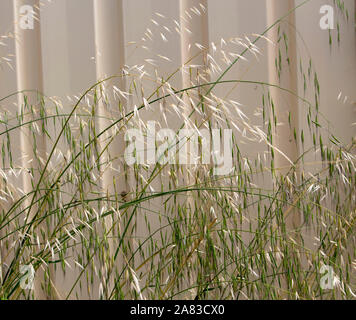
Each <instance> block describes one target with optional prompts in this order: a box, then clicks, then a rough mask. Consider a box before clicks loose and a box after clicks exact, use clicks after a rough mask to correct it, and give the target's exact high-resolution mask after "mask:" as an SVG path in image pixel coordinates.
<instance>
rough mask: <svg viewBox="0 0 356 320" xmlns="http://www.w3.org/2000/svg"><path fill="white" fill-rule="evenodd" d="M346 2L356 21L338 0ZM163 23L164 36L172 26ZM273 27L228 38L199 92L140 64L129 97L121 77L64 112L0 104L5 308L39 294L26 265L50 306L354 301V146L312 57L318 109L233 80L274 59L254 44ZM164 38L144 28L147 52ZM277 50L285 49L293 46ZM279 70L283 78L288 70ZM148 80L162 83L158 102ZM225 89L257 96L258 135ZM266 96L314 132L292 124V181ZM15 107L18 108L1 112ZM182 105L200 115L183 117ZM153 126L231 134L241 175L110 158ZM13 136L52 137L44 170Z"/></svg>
mask: <svg viewBox="0 0 356 320" xmlns="http://www.w3.org/2000/svg"><path fill="white" fill-rule="evenodd" d="M337 5H338V7H339V9H340V10H341V12H343V13H344V15H345V16H347V17H348V14H347V13H345V11H344V10H345V9H344V7H343V5H342V2H341V1H337ZM157 17H158V18H157V21H156V23H155V25H156V26H157V27H160V28H162V34H163V35H164V34H165V33H164V31H165V30H166V31H167V28H168V27H166V26H164V25H163V24H162V25H161V24H160V22H159V18H162V17H161V16H160V15H157ZM162 19H163V18H162ZM282 21H283V18H281V20H279V21H277V22H276V23H275V25H273V26H272V27H273V28H278V26H279V24H280V23H281V22H282ZM178 27H179V26H178ZM272 27H271V28H272ZM172 30H173V29H172ZM338 30H340V27H338ZM267 31H268V30H266V32H265V33H264V34H262V35H260V36H254V38H251V39H253V40H250V38H247V37H246V38H244V39H240V38H235V39H230V40H227V39H225V40H223V41H222V46H223V45H224V43H228V44H229V45H231V46H232V47H234V48H235V51H233V52H230V53H229V52H226V53H225V54H226V55H225V57H226V59H225V62H221V61H222V60H221V59H219V58H218V55H219V52H221V51H220V50H223V47H221V48H218V50H216V46H218V45H215V44H214V46H213V47H212V48H210V52H209V55H208V62H209V63H208V74H209V76H210V78H211V79H216V80H214V81H208V80H207V79H194V81H193V83H199V84H196V85H193V84H192V86H191V87H189V88H175V87H174V86H173V85H171V83H172V81H173V80H174V79H175V78H176V77H179V76H180V73H181V70H180V69H179V70H176V71H174V72H172V74H171V75H170V76H169V77H167V78H166V79H164V78H162V77H161V76H160V72H159V71H160V70H155V67H154V66H153V67H152V66H151V67H147V68H146V67H140V66H136V65H135V66H126V67H125V69H124V75H123V76H124V77H125V79H126V83H127V90H125V92H124V91H123V90H120V89H119V88H117V87H115V86H112V85H109V83H111V82H112V81H114V80H115V78H117V77H120V76H121V75H120V76H112V77H110V78H109V79H104V80H102V81H100V82H98V83H96V84H94V85H93V86H92V87H91V88H89V89H88V90H87V91H86V92H85V93H84V94H83V95H82V96H80V97H77V98H73V101H74V103H73V104H72V107H71V110H70V111H69V112H68V110H67V108H65V106H64V105H65V104H67V103H68V102H66V103H64V102H61V101H59V100H57V99H55V98H53V97H46V96H44V95H43V94H41V93H38V97H37V99H36V102H34V101H33V99H32V100H31V101H30V99H28V98H27V97H26V96H27V94H28V92H25V93H24V92H22V93H19V92H18V93H14V94H13V95H12V96H9V97H4V98H2V99H1V100H0V104H1V107H2V111H1V132H0V136H1V156H2V168H1V170H0V175H1V190H0V193H1V194H0V197H1V198H0V199H1V214H0V243H1V253H2V255H1V259H2V260H1V268H2V270H1V271H2V272H0V276H1V279H0V280H1V286H0V297H1V299H23V298H24V299H31V298H34V292H33V291H29V290H23V289H21V286H20V282H21V277H23V274H22V273H21V272H20V266H21V265H30V264H32V265H33V267H34V269H35V270H36V281H37V283H39V287H37V288H36V290H37V291H38V290H40V291H42V292H43V294H44V295H45V296H46V297H47V298H52V299H75V298H78V299H82V298H101V299H177V298H182V299H340V298H341V299H353V298H355V292H356V287H355V268H356V259H355V218H356V207H355V200H356V199H355V194H356V190H355V186H356V183H355V180H356V175H355V147H356V145H355V141H352V142H351V143H349V144H344V143H342V142H340V141H339V139H338V138H337V137H335V136H334V135H333V133H332V132H330V131H329V129H328V122H327V120H326V119H325V118H324V117H323V115H322V113H321V112H320V94H321V93H320V92H321V91H322V88H320V85H319V81H318V77H317V74H316V72H315V71H314V68H313V62H312V61H313V60H312V58H313V57H310V59H309V58H308V59H306V61H304V60H303V61H300V73H301V74H302V75H303V78H304V79H305V83H304V85H305V88H304V89H305V91H306V92H309V93H311V92H312V93H313V95H314V96H315V100H314V101H308V100H307V99H306V98H305V97H300V96H298V93H296V92H289V91H288V90H287V89H285V88H283V84H281V85H277V84H269V83H266V82H262V81H258V80H249V79H247V80H246V79H235V80H225V78H224V77H225V75H226V74H227V73H228V72H229V70H230V69H231V68H232V67H233V66H234V65H236V64H238V63H241V61H242V60H245V59H254V58H253V57H254V56H256V57H258V56H262V55H263V54H264V53H263V52H261V51H260V49H259V47H257V45H258V44H259V43H261V42H263V41H268V39H267V38H266V34H267ZM178 32H179V30H178ZM157 34H158V35H159V34H160V33H157ZM154 36H155V34H154V33H152V32H151V31H150V32H148V33H147V34H146V37H147V42H149V38H151V37H154ZM251 37H252V36H251ZM280 38H281V39H282V40H281V42H280V43H279V44H277V45H279V46H280V48H281V50H283V48H284V46H286V45H287V44H286V42H285V43H284V42H283V41H286V37H284V36H283V34H281V37H280ZM338 38H340V37H338ZM162 39H163V38H162ZM283 39H284V40H283ZM331 39H332V38H331ZM163 40H164V39H163ZM330 44H331V45H332V40H330ZM136 45H137V46H139V44H136ZM340 45H342V44H340ZM144 46H147V44H146V43H145V44H144ZM214 47H215V48H214ZM201 49H202V51H203V52H204V51H205V50H206V48H205V49H204V48H201ZM227 57H229V58H227ZM157 59H159V57H157ZM161 59H164V60H165V61H167V60H169V58H168V57H164V56H162V55H161ZM216 61H219V63H217V62H216ZM150 62H151V63H152V64H155V61H153V60H150ZM187 65H189V62H188V63H187ZM276 67H277V68H279V72H284V70H282V69H281V64H280V63H278V61H277V62H276ZM185 68H187V67H185ZM189 68H190V70H192V69H193V68H194V66H190V67H189ZM189 68H188V69H189ZM147 83H149V84H150V86H152V84H153V85H154V88H155V89H154V90H153V92H152V93H151V94H147V93H146V91H147ZM228 85H233V86H234V88H236V86H251V85H253V86H256V87H257V88H258V92H260V94H261V104H260V106H259V108H258V109H257V110H256V114H257V115H258V117H259V119H260V122H259V123H254V122H253V121H250V119H249V118H248V116H246V115H245V112H244V109H243V106H241V105H240V104H239V102H237V101H234V100H232V99H231V98H230V97H229V94H231V92H230V93H228V94H226V95H225V96H220V95H219V96H218V95H217V94H216V91H215V90H216V88H218V87H219V88H221V87H222V88H224V86H228ZM271 87H278V88H279V90H281V91H283V92H287V93H289V94H291V95H294V96H297V97H298V101H299V104H300V106H301V107H302V108H304V110H305V117H306V118H307V122H308V131H307V132H304V131H297V129H295V128H293V127H290V130H291V131H292V132H293V137H294V140H295V143H296V144H297V145H298V147H299V148H300V150H302V154H301V155H300V157H299V158H298V160H297V161H295V162H294V163H293V165H291V166H290V168H289V169H288V171H287V173H286V174H283V175H281V174H279V173H278V172H279V170H281V169H283V168H276V167H275V164H274V158H275V154H276V153H277V152H279V150H277V149H276V148H275V147H274V146H273V142H274V136H273V134H274V133H273V130H272V127H273V125H274V123H273V122H275V124H276V123H278V119H277V115H276V114H275V113H274V101H273V98H272V96H271V94H270V88H271ZM229 88H230V87H229ZM18 95H21V96H23V102H22V105H21V108H20V110H21V111H20V112H17V113H14V112H10V111H6V110H11V108H9V107H8V105H7V103H8V101H9V99H10V98H12V97H14V96H18ZM113 101H114V102H113ZM187 101H188V102H187ZM105 105H106V108H108V111H109V112H107V113H106V114H111V115H112V116H111V117H107V118H106V119H105V120H106V121H107V122H106V123H109V124H108V125H107V126H106V127H105V128H100V126H98V122H100V118H102V117H103V116H102V115H99V114H98V109H99V108H102V107H103V106H105ZM192 107H193V108H192ZM251 107H252V106H251ZM187 108H192V109H190V110H193V111H192V112H191V113H190V114H189V115H187V113H186V110H187ZM197 113H198V115H199V116H198V117H195V118H194V119H195V120H192V119H193V114H197ZM156 114H160V115H161V117H162V119H161V122H160V125H161V126H162V127H164V126H168V123H169V121H170V120H169V119H172V116H174V126H175V127H174V128H175V129H176V130H177V131H178V130H179V129H180V128H184V127H189V128H196V130H200V129H202V128H207V129H209V130H212V129H213V128H221V129H224V128H233V129H234V139H233V163H234V169H233V170H232V172H231V173H230V174H228V175H225V176H214V175H213V168H212V167H211V166H209V165H197V166H185V165H179V164H174V165H173V164H159V163H157V164H155V165H150V166H149V165H134V166H132V167H129V166H127V165H126V164H125V161H124V159H123V154H112V153H111V147H112V144H113V141H115V138H117V137H118V138H120V139H123V136H124V134H125V132H126V131H127V130H128V129H129V128H140V129H141V130H143V131H146V130H147V119H155V120H156V119H157V117H156V116H155V115H156ZM98 119H99V121H98ZM167 119H168V120H167ZM196 119H198V121H197V120H196ZM285 125H288V124H285ZM25 128H26V129H27V131H26V130H25ZM16 132H27V133H28V132H30V134H31V135H32V139H33V149H34V150H33V151H34V152H33V154H34V155H36V137H37V136H38V135H44V136H46V142H47V150H49V151H48V152H47V154H46V158H45V159H28V158H27V159H26V161H27V163H25V165H23V166H22V167H21V166H18V165H19V161H18V160H19V159H14V158H13V156H12V155H13V153H14V151H16V149H17V148H18V143H17V141H15V140H14V133H16ZM242 140H243V141H248V143H251V144H256V146H257V145H259V146H261V145H263V146H265V152H263V153H258V154H256V156H255V157H253V158H251V157H249V156H248V155H246V154H244V152H245V151H244V148H243V146H241V143H240V142H241V141H242ZM309 142H310V143H309ZM311 158H314V159H315V160H314V161H309V160H308V159H311ZM35 163H36V166H34V165H33V164H35ZM113 163H120V166H119V167H116V166H114V165H113ZM105 172H109V176H111V177H112V181H110V186H109V187H108V189H107V190H103V189H102V184H101V181H102V178H103V175H104V174H105ZM24 175H30V176H31V177H32V178H31V181H32V185H33V188H32V190H31V191H30V192H25V191H23V190H21V189H20V188H19V187H18V186H16V185H14V183H13V181H14V177H23V176H24ZM15 180H16V179H15ZM120 184H121V185H122V184H124V185H125V186H127V190H125V192H121V191H120V192H118V191H117V190H119V189H120V190H121V188H119V186H120ZM290 215H299V216H300V217H302V219H301V223H300V225H294V226H291V225H289V224H288V219H289V216H290ZM323 265H329V266H332V267H333V269H334V272H335V276H336V277H335V281H334V282H335V287H334V289H332V290H323V289H322V288H321V286H320V281H321V277H322V276H323V274H321V273H320V270H321V268H322V266H323ZM59 283H60V284H61V286H60V287H61V288H58V284H59ZM63 284H64V285H63ZM63 288H65V290H64V289H63Z"/></svg>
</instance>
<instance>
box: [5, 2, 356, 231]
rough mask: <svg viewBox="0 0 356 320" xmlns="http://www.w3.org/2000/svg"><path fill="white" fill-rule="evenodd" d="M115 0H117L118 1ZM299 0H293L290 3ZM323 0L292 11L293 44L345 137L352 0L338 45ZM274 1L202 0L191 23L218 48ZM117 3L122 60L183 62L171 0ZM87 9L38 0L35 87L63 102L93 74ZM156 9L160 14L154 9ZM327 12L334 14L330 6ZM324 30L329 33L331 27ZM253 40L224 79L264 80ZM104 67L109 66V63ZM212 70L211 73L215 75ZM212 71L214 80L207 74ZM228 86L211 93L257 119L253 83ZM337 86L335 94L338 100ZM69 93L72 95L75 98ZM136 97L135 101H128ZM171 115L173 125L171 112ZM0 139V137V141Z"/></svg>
mask: <svg viewBox="0 0 356 320" xmlns="http://www.w3.org/2000/svg"><path fill="white" fill-rule="evenodd" d="M13 1H14V0H1V3H0V36H6V37H3V38H1V39H0V41H1V42H4V44H6V46H0V57H9V58H10V59H12V63H11V65H12V68H10V66H9V65H7V63H6V60H3V59H1V60H0V62H1V64H0V98H1V97H4V96H6V95H8V94H10V93H13V92H15V91H16V90H17V78H16V58H15V56H14V55H15V40H14V37H13V33H14V18H13V17H14V14H13ZM103 1H105V0H103ZM114 1H115V0H114ZM118 1H119V0H118ZM119 2H120V3H121V1H119ZM188 2H189V1H188ZM194 2H195V1H194ZM301 2H302V1H299V0H297V1H295V3H296V4H299V3H301ZM192 3H193V2H192ZM330 3H332V1H328V0H312V1H310V2H309V3H307V4H306V5H305V6H303V7H302V8H300V9H298V10H297V11H296V13H295V19H296V29H297V33H296V39H297V43H296V48H295V49H296V51H297V55H298V57H297V58H298V63H299V60H300V59H302V60H303V61H305V63H308V61H309V57H311V58H312V61H313V66H314V68H315V70H316V72H317V73H318V77H319V82H320V86H321V107H320V108H321V111H322V113H323V114H324V115H325V117H326V118H327V119H328V120H329V121H330V128H332V129H333V130H334V132H335V133H336V136H337V137H339V138H340V139H341V140H342V141H343V142H345V143H347V142H350V141H351V138H352V137H354V136H356V126H355V123H356V110H355V109H356V106H355V102H356V90H355V89H356V88H355V84H356V37H355V30H354V22H353V21H351V20H352V19H354V18H353V17H354V15H353V13H354V11H355V2H354V1H353V0H346V1H345V4H346V5H347V8H348V9H349V12H350V13H351V14H350V22H349V23H345V22H344V21H343V20H342V17H340V16H339V20H340V22H341V23H340V25H341V35H342V36H341V45H340V47H338V46H337V44H334V45H333V47H332V48H330V46H329V44H328V39H329V33H328V31H324V30H321V29H320V27H319V20H320V18H321V15H320V13H319V9H320V7H321V6H322V5H324V4H330ZM277 4H278V1H277V0H276V1H274V0H266V1H262V0H249V1H245V0H239V1H238V0H223V1H218V0H208V1H207V9H208V22H209V23H208V30H202V29H200V30H192V31H193V32H196V33H198V34H201V33H204V34H208V36H209V43H211V42H214V44H215V45H216V46H217V47H218V51H219V50H220V49H219V48H220V45H221V43H222V42H221V39H222V38H223V39H225V40H226V42H228V40H229V39H231V38H245V36H247V37H248V38H249V39H254V36H253V34H256V33H257V34H259V33H262V32H263V31H264V30H265V29H266V27H267V18H268V17H267V6H276V5H277ZM122 7H123V24H124V30H122V31H123V35H124V46H125V56H124V63H125V64H126V65H129V66H133V65H142V64H145V65H146V66H147V68H148V70H151V71H153V68H150V67H149V64H148V63H147V60H146V59H155V60H157V64H158V70H159V71H160V73H161V75H162V76H167V75H169V74H170V73H171V72H173V71H174V70H176V69H177V68H178V67H179V66H181V65H182V63H184V61H182V50H184V48H182V46H181V43H184V41H183V42H181V38H180V36H179V35H178V34H177V32H175V31H174V29H175V24H174V20H176V21H180V16H181V14H182V12H180V11H179V8H180V4H179V1H178V0H169V1H167V0H123V1H122ZM93 10H94V6H93V1H92V0H75V1H73V0H52V1H51V2H48V1H45V0H43V6H42V9H41V46H42V51H41V54H42V64H43V74H42V76H43V90H44V93H45V94H46V95H48V96H56V97H59V98H60V99H61V100H62V102H63V104H64V106H65V107H66V109H67V110H70V106H71V105H72V103H70V102H69V101H68V99H67V98H66V97H67V96H70V97H72V98H73V97H74V96H79V95H80V94H82V93H83V91H84V90H86V89H87V88H88V87H89V86H90V85H92V84H94V83H95V82H96V80H97V78H99V76H98V75H97V74H96V70H97V69H96V65H95V61H96V48H95V25H94V11H93ZM157 12H158V13H159V14H162V15H164V16H165V17H162V16H160V15H157V14H156V13H157ZM335 13H336V15H338V13H337V11H336V10H335ZM151 19H154V20H155V21H157V22H158V23H159V24H160V25H161V26H160V27H157V26H156V25H155V23H154V22H152V20H151ZM162 26H166V27H168V28H169V29H170V30H171V31H172V32H171V33H170V32H168V31H167V30H166V32H165V33H164V34H165V36H166V37H167V39H168V42H166V41H164V40H163V39H162V37H161V36H160V32H161V31H162V30H163V29H162ZM147 28H149V29H150V30H151V31H152V32H153V34H154V37H153V40H147V37H146V41H142V38H143V37H145V35H144V34H145V32H147ZM331 33H332V35H333V37H334V41H336V36H335V35H336V31H335V30H334V31H332V32H331ZM97 36H99V37H100V36H104V35H97ZM113 41H114V40H113ZM142 45H145V46H147V47H148V48H149V49H150V50H149V51H148V50H146V49H144V48H142ZM257 45H258V47H259V50H260V52H261V55H258V57H257V58H256V57H255V56H254V55H253V54H251V53H248V54H247V55H246V58H247V59H248V61H241V62H240V63H238V64H237V65H236V66H234V67H233V68H232V69H231V70H230V72H229V73H228V74H227V76H226V78H225V80H228V79H242V80H256V81H261V82H267V81H269V79H270V73H271V72H272V71H271V70H270V69H269V68H268V59H274V57H271V56H270V57H269V56H268V50H267V41H265V40H263V39H262V40H261V41H260V42H258V44H257ZM97 49H98V48H97ZM223 49H224V50H225V52H226V53H228V52H229V51H234V52H235V51H240V49H239V50H236V46H235V47H234V45H231V44H227V45H226V46H224V45H223ZM211 50H212V49H210V52H211ZM35 54H36V53H35ZM157 54H161V55H164V56H166V57H169V58H170V59H171V62H167V61H164V60H163V59H159V58H157ZM216 57H217V59H220V58H221V57H222V56H221V52H217V53H216ZM112 73H113V74H116V73H117V70H113V72H112ZM216 77H217V75H215V78H216ZM212 78H213V79H212V80H214V76H213V77H212ZM172 83H173V85H175V86H177V87H178V88H179V87H180V86H181V77H180V76H178V77H176V78H175V79H174V80H173V82H172ZM282 86H283V84H282ZM234 87H235V85H230V84H228V85H226V86H219V87H218V88H217V89H216V90H215V94H216V95H221V96H222V97H225V96H226V94H229V96H228V97H229V99H231V100H236V101H238V102H239V103H241V104H242V107H241V108H242V110H243V111H244V112H245V113H246V115H247V116H248V117H249V118H250V123H251V124H254V125H262V123H261V117H260V115H256V112H257V111H258V108H260V107H261V94H262V92H263V90H262V88H261V87H260V86H257V85H246V84H240V85H237V86H236V88H235V90H234V91H233V92H231V93H229V91H230V89H232V88H234ZM153 88H154V85H153V84H152V83H150V82H149V81H147V82H145V90H146V92H147V93H148V92H150V91H151V90H152V89H153ZM28 89H30V88H28ZM298 91H299V93H298V94H299V95H300V96H303V95H304V93H303V79H302V76H301V75H300V73H299V72H298ZM340 92H341V98H340V99H339V100H338V96H339V94H340ZM345 97H347V99H346V98H345ZM306 98H307V99H310V100H313V96H312V95H311V93H310V92H307V93H306ZM73 99H74V100H75V98H73ZM15 103H16V98H13V99H10V100H6V102H0V110H1V112H3V110H5V109H11V110H15V109H16V108H17V107H16V105H15ZM133 103H135V100H134V101H133ZM136 103H138V102H137V101H136ZM295 112H296V114H298V117H299V119H300V121H299V127H300V128H301V129H302V128H304V129H305V130H307V124H306V121H305V118H306V117H305V114H306V113H305V106H303V103H301V102H300V103H299V106H298V108H297V109H296V110H295ZM148 119H149V118H147V120H148ZM171 121H172V125H173V126H174V123H175V121H174V119H171ZM239 138H240V139H241V149H242V151H243V153H244V154H245V155H246V157H248V158H249V159H250V160H252V159H254V158H255V157H256V156H257V154H258V153H260V154H261V155H263V152H265V151H266V150H267V148H266V145H265V144H263V143H260V144H258V143H256V142H249V140H248V139H245V138H243V137H242V136H241V135H239ZM1 139H2V138H1V137H0V141H1ZM14 139H19V136H18V133H14ZM310 160H313V159H310ZM13 182H14V183H15V184H18V185H21V181H19V180H16V179H15V180H14V181H13ZM265 183H266V184H268V183H269V181H265ZM157 205H158V204H157ZM139 230H140V229H139Z"/></svg>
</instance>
